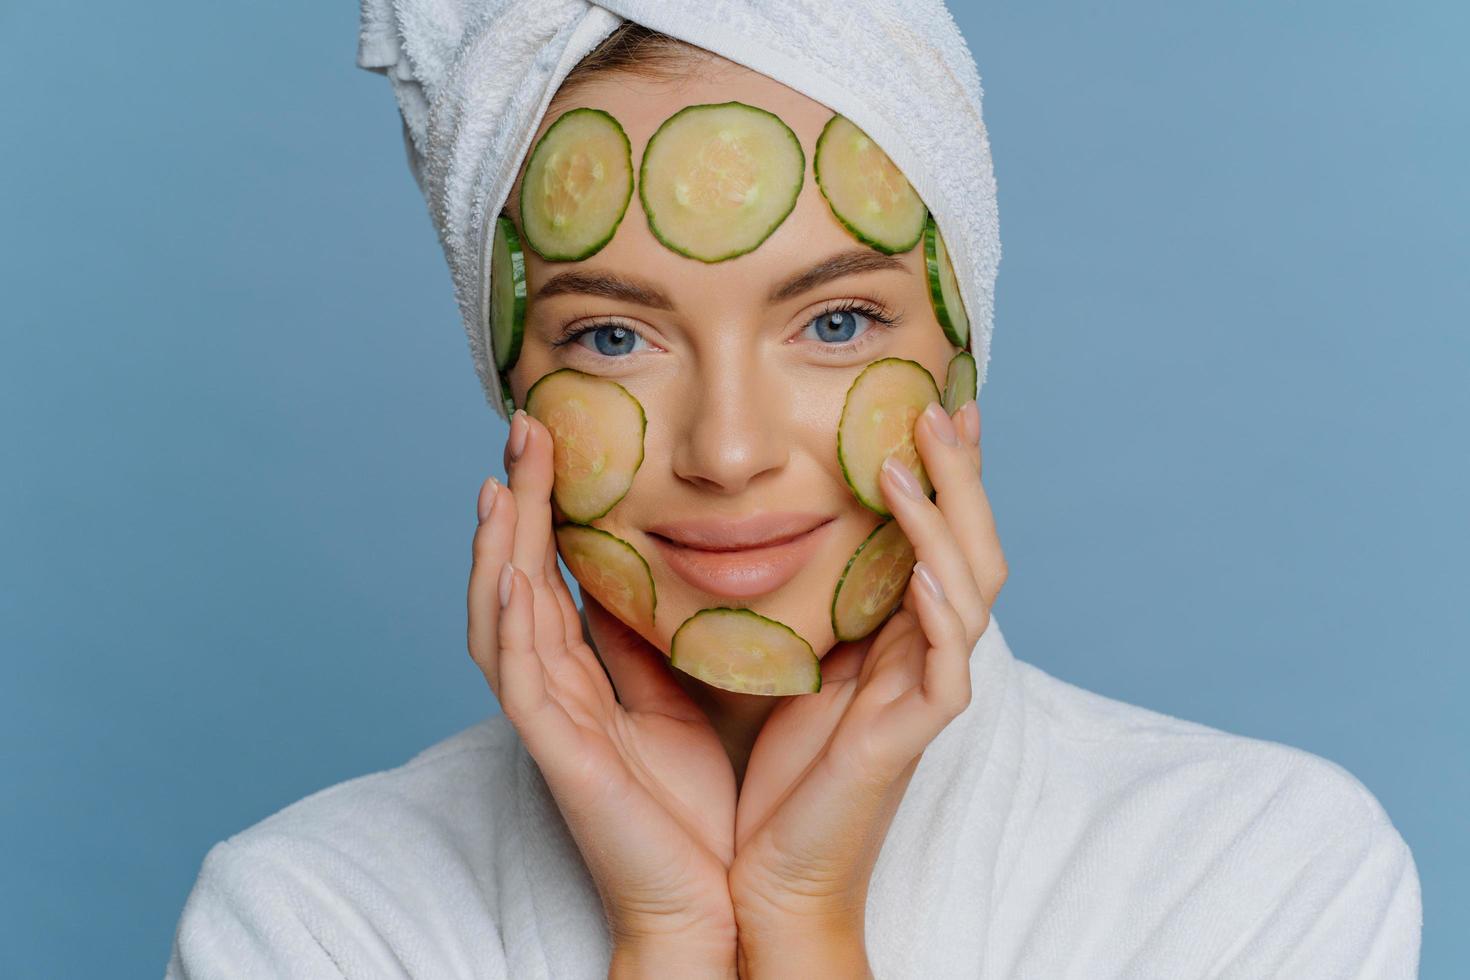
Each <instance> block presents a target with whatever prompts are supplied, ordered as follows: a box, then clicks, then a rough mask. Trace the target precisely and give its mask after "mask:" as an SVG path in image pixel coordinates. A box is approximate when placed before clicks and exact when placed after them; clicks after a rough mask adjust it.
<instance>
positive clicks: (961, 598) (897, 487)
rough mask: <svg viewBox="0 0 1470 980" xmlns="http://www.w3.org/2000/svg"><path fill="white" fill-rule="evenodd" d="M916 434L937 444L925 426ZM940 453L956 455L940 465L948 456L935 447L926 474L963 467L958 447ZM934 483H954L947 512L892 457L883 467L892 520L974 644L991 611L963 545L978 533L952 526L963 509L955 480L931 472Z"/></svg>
mask: <svg viewBox="0 0 1470 980" xmlns="http://www.w3.org/2000/svg"><path fill="white" fill-rule="evenodd" d="M914 428H915V432H916V433H917V438H918V439H919V440H921V442H922V441H923V440H925V439H926V438H927V439H928V441H930V442H937V441H938V440H937V439H934V438H933V434H932V433H930V432H926V431H924V430H925V429H926V426H924V425H922V424H920V425H916V426H915V427H914ZM941 448H943V449H946V450H951V451H952V452H953V453H954V455H951V456H950V457H949V458H948V459H943V460H941V459H939V458H938V456H940V455H943V454H940V453H936V451H935V449H934V448H933V446H932V445H931V446H930V448H929V450H928V452H929V453H930V454H931V455H930V459H926V460H925V461H924V468H925V469H929V467H930V463H931V460H932V461H933V462H934V463H936V464H938V463H947V464H951V466H952V465H953V464H955V463H956V462H958V463H959V464H960V465H962V466H963V465H964V463H963V460H962V459H961V458H959V457H960V456H961V455H962V454H961V452H960V451H959V449H958V447H950V446H942V447H941ZM923 451H924V448H923V446H922V445H921V447H920V452H923ZM930 479H931V480H933V481H934V483H935V486H936V487H937V486H939V485H940V481H943V480H948V481H950V482H949V487H950V498H949V500H948V501H947V502H946V503H947V505H948V510H947V511H942V510H940V507H939V505H938V504H937V503H935V502H934V501H931V500H929V499H928V498H927V497H925V496H923V494H922V493H921V492H920V487H919V482H918V480H917V478H916V477H915V476H914V474H913V472H912V471H910V470H909V468H908V467H906V466H904V464H903V463H901V462H899V461H898V459H896V458H895V457H893V456H889V457H888V458H887V459H885V460H884V461H883V466H882V470H881V476H880V478H879V483H880V485H882V487H883V494H884V496H885V497H886V498H887V500H888V507H889V509H890V510H891V511H893V516H894V518H895V519H896V520H897V521H898V524H899V527H901V528H902V529H903V533H904V536H905V537H907V538H908V539H909V543H910V544H912V545H913V547H914V555H915V557H916V558H917V559H918V560H919V561H922V562H924V563H926V564H927V565H928V566H929V568H930V569H931V570H932V571H933V572H934V574H935V575H936V576H937V577H938V579H939V582H940V584H941V585H942V586H943V588H944V591H945V594H946V595H948V596H950V598H951V600H952V601H953V602H954V604H955V606H956V608H958V609H960V610H961V614H962V615H963V616H964V617H965V623H966V626H967V627H968V628H970V629H973V630H974V631H975V633H974V635H975V638H976V639H979V637H980V632H981V629H982V626H983V624H984V622H985V621H986V617H987V615H988V613H989V609H990V606H989V604H988V603H987V602H986V601H985V597H984V596H983V595H982V594H981V592H980V588H979V586H978V585H977V584H976V578H975V575H974V574H973V573H972V570H971V567H970V561H969V558H968V557H967V556H966V554H965V551H964V550H963V548H964V541H963V539H964V538H965V536H966V535H967V534H971V533H973V529H971V528H968V527H967V525H965V524H963V523H961V525H960V526H959V527H956V526H955V525H954V523H953V522H954V520H955V519H956V516H957V515H955V514H954V511H955V510H957V509H960V508H959V507H958V506H957V505H956V503H955V499H954V492H955V491H954V483H953V481H954V479H955V474H954V473H952V472H948V471H946V470H945V469H944V467H942V466H939V467H936V469H935V470H931V472H930ZM977 482H978V480H977Z"/></svg>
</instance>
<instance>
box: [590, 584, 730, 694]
mask: <svg viewBox="0 0 1470 980" xmlns="http://www.w3.org/2000/svg"><path fill="white" fill-rule="evenodd" d="M580 591H581V593H582V622H583V624H584V625H585V626H586V632H587V638H588V641H589V644H590V646H591V647H592V649H593V652H595V653H596V654H597V659H598V660H600V661H602V666H603V668H604V669H605V670H606V671H607V673H608V677H609V678H610V679H611V680H612V685H613V690H614V691H615V692H616V693H617V697H618V703H619V704H621V705H622V706H623V708H624V710H627V711H651V712H655V713H657V714H663V715H669V716H670V717H673V718H679V719H683V720H688V721H696V720H699V719H701V718H705V719H707V718H708V716H707V715H705V713H704V712H703V711H701V710H700V709H699V706H698V705H696V704H695V703H694V702H693V700H691V699H690V697H689V695H688V694H686V693H685V692H684V689H683V688H682V687H680V686H679V682H678V681H676V680H674V676H673V670H674V668H672V667H670V666H669V660H668V657H666V656H664V653H663V651H662V650H660V649H659V648H658V647H656V646H654V645H653V644H651V643H649V642H648V641H647V640H645V639H644V638H643V636H642V635H641V634H639V633H638V632H637V631H636V630H634V629H633V628H632V627H630V626H628V624H627V623H624V622H623V621H622V620H621V619H618V618H617V617H616V616H614V615H613V614H612V613H610V612H608V611H607V609H606V608H605V607H604V606H603V605H602V603H600V602H598V601H597V600H596V599H594V598H593V597H592V596H591V595H590V594H589V593H588V592H587V590H586V589H581V590H580Z"/></svg>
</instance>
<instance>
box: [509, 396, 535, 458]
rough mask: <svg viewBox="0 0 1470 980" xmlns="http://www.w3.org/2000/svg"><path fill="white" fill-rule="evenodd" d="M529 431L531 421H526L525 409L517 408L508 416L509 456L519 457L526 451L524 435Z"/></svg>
mask: <svg viewBox="0 0 1470 980" xmlns="http://www.w3.org/2000/svg"><path fill="white" fill-rule="evenodd" d="M530 433H531V423H529V422H527V421H526V410H525V409H524V408H518V409H516V411H515V414H514V415H512V416H511V417H510V457H511V459H520V458H521V453H523V452H525V451H526V436H528V435H530Z"/></svg>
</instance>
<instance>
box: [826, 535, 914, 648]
mask: <svg viewBox="0 0 1470 980" xmlns="http://www.w3.org/2000/svg"><path fill="white" fill-rule="evenodd" d="M913 570H914V546H913V545H912V544H910V543H909V539H908V537H907V536H906V535H905V534H904V533H903V529H902V528H900V527H899V526H898V521H895V520H887V521H884V522H883V523H882V524H879V525H878V526H877V527H875V528H873V533H871V534H869V535H868V536H867V538H866V539H864V540H863V543H862V544H860V545H858V548H857V551H855V552H853V555H852V557H851V558H849V559H848V560H847V567H845V568H844V569H843V570H842V577H841V578H839V579H838V580H837V589H836V590H835V591H834V592H833V593H832V632H833V633H834V634H836V636H837V639H839V640H842V641H844V642H846V641H848V640H861V639H862V638H863V637H865V636H867V635H868V634H869V633H871V632H873V630H875V629H877V628H878V627H879V626H881V625H882V624H883V621H884V620H886V619H887V618H888V617H889V616H890V615H892V613H893V611H894V610H895V609H897V608H898V604H899V602H900V601H902V599H903V591H904V589H905V588H907V587H908V583H909V574H910V573H911V572H912V571H913Z"/></svg>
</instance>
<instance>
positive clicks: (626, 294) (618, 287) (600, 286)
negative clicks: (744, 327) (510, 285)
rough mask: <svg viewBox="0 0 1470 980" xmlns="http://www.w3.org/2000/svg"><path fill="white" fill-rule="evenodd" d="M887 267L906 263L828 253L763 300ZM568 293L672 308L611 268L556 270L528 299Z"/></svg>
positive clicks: (862, 252)
mask: <svg viewBox="0 0 1470 980" xmlns="http://www.w3.org/2000/svg"><path fill="white" fill-rule="evenodd" d="M890 270H896V271H899V272H906V271H908V267H907V266H905V265H904V264H903V261H902V260H901V259H899V258H898V257H897V256H893V255H887V254H885V253H883V252H877V251H874V250H873V249H871V248H854V249H848V250H847V251H845V252H838V253H837V254H836V255H831V256H828V257H827V258H825V259H823V260H822V261H820V262H818V263H817V264H816V265H813V266H810V267H809V268H806V269H803V270H802V271H800V272H798V273H796V274H795V275H792V276H789V277H787V278H786V279H784V280H782V281H781V282H780V283H778V284H777V285H776V286H775V287H774V288H773V289H772V290H771V291H770V293H769V294H768V295H767V296H766V302H767V303H772V304H774V303H780V302H783V301H784V300H788V299H791V298H792V297H794V296H799V295H801V294H802V293H805V292H807V291H809V290H812V289H816V288H817V287H818V286H821V285H823V284H825V283H828V282H832V281H833V280H835V279H842V278H844V277H846V276H855V275H859V274H861V273H864V272H886V271H890ZM572 293H580V294H583V295H586V296H601V297H604V298H605V299H616V300H623V301H625V302H629V303H636V304H638V305H639V306H647V307H651V308H653V309H656V310H672V309H673V308H674V303H673V301H672V300H670V299H669V297H668V296H667V295H665V294H664V293H663V291H662V290H660V289H659V288H658V287H657V286H654V285H652V284H650V283H648V282H645V281H643V280H639V279H634V278H632V277H629V276H623V275H619V274H617V273H615V272H597V271H592V270H586V269H582V270H570V271H567V272H559V273H557V274H556V275H554V276H552V277H551V278H550V279H548V280H546V282H545V283H543V284H542V285H541V288H540V289H538V290H536V295H535V296H533V297H532V299H533V300H535V299H540V298H542V297H545V296H560V295H567V294H572Z"/></svg>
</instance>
